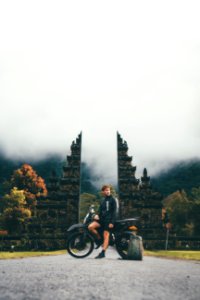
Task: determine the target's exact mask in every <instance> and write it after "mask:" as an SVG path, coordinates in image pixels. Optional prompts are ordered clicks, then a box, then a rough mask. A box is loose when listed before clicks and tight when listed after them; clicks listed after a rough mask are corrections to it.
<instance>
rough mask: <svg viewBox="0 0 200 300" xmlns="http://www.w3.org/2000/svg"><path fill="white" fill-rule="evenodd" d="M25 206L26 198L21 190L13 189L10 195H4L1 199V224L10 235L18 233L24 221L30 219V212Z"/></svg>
mask: <svg viewBox="0 0 200 300" xmlns="http://www.w3.org/2000/svg"><path fill="white" fill-rule="evenodd" d="M26 206H27V203H26V197H25V193H24V191H23V190H18V189H17V188H13V189H12V190H11V191H10V194H6V195H5V196H4V197H3V198H2V201H1V211H2V215H1V218H2V223H3V226H4V227H5V228H6V229H7V230H8V231H9V232H10V233H13V232H18V231H20V230H21V229H22V227H23V224H24V223H25V221H26V219H27V218H30V217H31V210H30V209H29V208H27V207H26Z"/></svg>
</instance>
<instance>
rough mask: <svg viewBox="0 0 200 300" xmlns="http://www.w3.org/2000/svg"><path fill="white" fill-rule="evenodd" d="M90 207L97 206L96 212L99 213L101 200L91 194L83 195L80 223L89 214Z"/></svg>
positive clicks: (81, 198)
mask: <svg viewBox="0 0 200 300" xmlns="http://www.w3.org/2000/svg"><path fill="white" fill-rule="evenodd" d="M90 205H94V206H95V211H96V212H97V211H98V208H99V205H100V200H99V199H98V198H97V196H96V195H93V194H89V193H83V194H81V197H80V207H79V209H80V221H81V222H82V221H83V220H84V218H85V216H86V214H87V213H88V209H89V207H90Z"/></svg>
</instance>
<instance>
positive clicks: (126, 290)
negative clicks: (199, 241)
mask: <svg viewBox="0 0 200 300" xmlns="http://www.w3.org/2000/svg"><path fill="white" fill-rule="evenodd" d="M97 253H98V251H97V250H96V251H95V252H94V253H93V254H92V255H91V256H89V257H88V258H85V259H82V260H80V259H75V258H72V257H70V256H69V255H60V256H46V257H33V258H24V259H14V260H0V299H4V300H9V299H17V300H18V299H20V300H21V299H26V300H28V299H45V300H51V299H52V300H57V299H62V300H63V299H67V300H68V299H69V300H71V299H72V300H73V299H76V300H78V299H87V300H92V299H104V300H108V299H126V300H129V299H131V300H139V299H141V300H150V299H154V300H159V299H162V300H165V299H166V300H175V299H181V300H187V299H191V300H199V299H200V263H199V262H194V261H183V260H171V259H163V258H154V257H144V260H143V261H124V260H121V259H119V256H118V254H117V253H116V252H115V251H114V250H112V249H110V250H108V253H107V257H106V258H105V259H101V260H96V259H94V256H95V255H97Z"/></svg>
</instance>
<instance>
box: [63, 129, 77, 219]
mask: <svg viewBox="0 0 200 300" xmlns="http://www.w3.org/2000/svg"><path fill="white" fill-rule="evenodd" d="M81 146H82V133H80V134H79V135H78V137H77V139H76V141H73V142H72V145H71V155H68V156H67V161H66V165H65V166H64V167H63V177H62V178H61V180H60V190H61V192H62V193H63V194H65V195H66V201H67V212H68V214H67V219H68V220H67V221H68V222H67V223H68V224H70V225H71V224H75V223H77V222H78V221H79V200H80V199H79V198H80V183H81V182H80V180H81Z"/></svg>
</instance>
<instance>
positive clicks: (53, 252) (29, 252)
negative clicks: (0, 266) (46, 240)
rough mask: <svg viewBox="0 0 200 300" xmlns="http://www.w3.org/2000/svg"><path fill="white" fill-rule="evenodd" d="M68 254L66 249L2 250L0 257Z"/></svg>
mask: <svg viewBox="0 0 200 300" xmlns="http://www.w3.org/2000/svg"><path fill="white" fill-rule="evenodd" d="M61 254H66V250H58V251H26V252H4V251H2V252H0V259H10V258H25V257H34V256H49V255H61Z"/></svg>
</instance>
